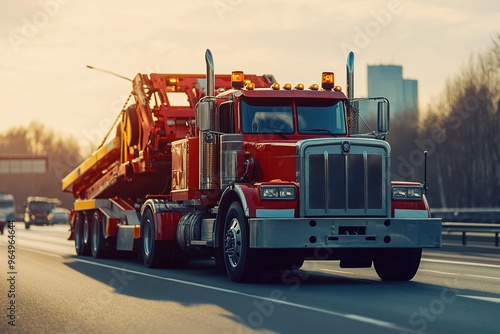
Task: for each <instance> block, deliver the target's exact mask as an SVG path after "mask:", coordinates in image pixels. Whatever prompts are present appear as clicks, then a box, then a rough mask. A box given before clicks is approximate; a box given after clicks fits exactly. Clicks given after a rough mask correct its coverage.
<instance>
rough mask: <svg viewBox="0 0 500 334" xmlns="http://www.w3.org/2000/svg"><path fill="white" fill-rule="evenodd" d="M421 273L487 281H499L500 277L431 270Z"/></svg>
mask: <svg viewBox="0 0 500 334" xmlns="http://www.w3.org/2000/svg"><path fill="white" fill-rule="evenodd" d="M418 271H419V272H420V271H424V272H428V273H434V274H441V275H451V276H462V277H474V278H486V279H494V280H499V281H500V277H492V276H483V275H470V274H462V273H449V272H446V271H438V270H429V269H419V270H418Z"/></svg>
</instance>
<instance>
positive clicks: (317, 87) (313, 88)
mask: <svg viewBox="0 0 500 334" xmlns="http://www.w3.org/2000/svg"><path fill="white" fill-rule="evenodd" d="M309 89H310V90H318V89H319V86H318V84H312V85H311V86H309Z"/></svg>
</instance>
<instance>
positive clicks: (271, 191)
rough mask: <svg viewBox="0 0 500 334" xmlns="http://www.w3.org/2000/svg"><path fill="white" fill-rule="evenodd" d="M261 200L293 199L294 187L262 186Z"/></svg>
mask: <svg viewBox="0 0 500 334" xmlns="http://www.w3.org/2000/svg"><path fill="white" fill-rule="evenodd" d="M260 198H261V199H283V200H293V199H295V187H290V186H262V187H260Z"/></svg>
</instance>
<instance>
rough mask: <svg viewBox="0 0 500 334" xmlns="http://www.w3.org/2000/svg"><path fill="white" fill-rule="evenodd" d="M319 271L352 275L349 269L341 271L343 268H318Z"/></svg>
mask: <svg viewBox="0 0 500 334" xmlns="http://www.w3.org/2000/svg"><path fill="white" fill-rule="evenodd" d="M319 270H320V271H326V272H330V273H336V274H348V275H354V273H353V272H350V271H343V270H333V269H326V268H320V269H319Z"/></svg>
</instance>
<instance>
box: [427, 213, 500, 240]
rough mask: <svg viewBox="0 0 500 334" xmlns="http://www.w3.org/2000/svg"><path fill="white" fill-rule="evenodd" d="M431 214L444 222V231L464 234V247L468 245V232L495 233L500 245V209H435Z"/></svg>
mask: <svg viewBox="0 0 500 334" xmlns="http://www.w3.org/2000/svg"><path fill="white" fill-rule="evenodd" d="M431 213H432V217H433V218H441V219H442V220H443V225H442V227H443V228H442V230H443V231H447V232H461V233H462V245H466V244H467V232H470V233H494V234H495V246H497V247H498V246H499V244H500V242H499V237H498V235H499V233H500V208H464V209H458V208H450V209H433V210H431Z"/></svg>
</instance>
